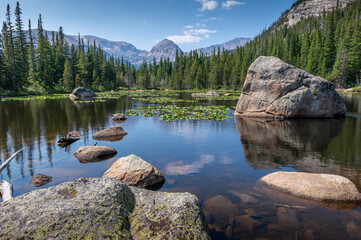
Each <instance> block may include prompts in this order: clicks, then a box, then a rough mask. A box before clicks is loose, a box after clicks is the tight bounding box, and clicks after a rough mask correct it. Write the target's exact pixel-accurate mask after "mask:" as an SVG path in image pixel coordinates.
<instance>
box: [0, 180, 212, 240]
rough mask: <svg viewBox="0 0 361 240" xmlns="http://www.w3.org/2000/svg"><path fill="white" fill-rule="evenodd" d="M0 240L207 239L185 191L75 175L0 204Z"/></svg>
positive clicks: (195, 204)
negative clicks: (159, 188) (163, 190)
mask: <svg viewBox="0 0 361 240" xmlns="http://www.w3.org/2000/svg"><path fill="white" fill-rule="evenodd" d="M0 208H1V211H0V239H149V238H147V237H146V236H151V239H164V236H172V239H210V237H209V234H208V229H207V226H206V224H205V222H204V221H203V214H202V211H201V209H200V207H199V203H198V199H197V198H196V197H195V196H194V195H192V194H189V193H165V192H151V191H148V190H144V189H137V188H133V187H132V188H130V187H128V186H127V185H125V184H124V183H122V182H121V181H120V180H117V179H115V178H80V179H77V180H74V181H69V182H65V183H62V184H60V185H57V186H54V187H50V188H46V189H40V190H35V191H32V192H29V193H26V194H24V195H21V196H18V197H16V198H14V199H12V200H9V201H7V202H3V203H1V204H0Z"/></svg>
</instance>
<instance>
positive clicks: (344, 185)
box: [261, 172, 361, 202]
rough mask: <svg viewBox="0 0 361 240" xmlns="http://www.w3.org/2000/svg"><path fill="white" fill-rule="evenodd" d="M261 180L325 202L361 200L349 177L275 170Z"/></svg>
mask: <svg viewBox="0 0 361 240" xmlns="http://www.w3.org/2000/svg"><path fill="white" fill-rule="evenodd" d="M261 182H262V183H264V184H266V185H268V186H270V187H272V188H274V189H277V190H279V191H282V192H286V193H289V194H292V195H295V196H297V197H301V198H306V199H311V200H315V201H325V202H361V193H359V191H358V190H357V188H356V186H355V185H354V184H353V183H352V182H351V181H350V180H349V179H347V178H345V177H342V176H338V175H331V174H316V173H301V172H275V173H271V174H269V175H267V176H265V177H263V178H261Z"/></svg>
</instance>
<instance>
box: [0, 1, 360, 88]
mask: <svg viewBox="0 0 361 240" xmlns="http://www.w3.org/2000/svg"><path fill="white" fill-rule="evenodd" d="M299 1H302V0H299ZM21 14H22V12H21V8H20V5H19V3H17V5H16V9H15V12H14V15H15V24H14V25H13V23H12V21H11V17H12V14H11V11H10V7H9V5H8V6H7V9H6V21H4V23H3V27H2V31H1V36H0V91H3V92H6V91H7V92H19V91H28V92H34V93H47V92H65V91H71V90H72V89H73V88H75V87H79V86H83V87H87V88H92V89H95V90H106V89H116V88H119V87H128V88H129V87H138V88H169V89H205V88H232V89H233V88H241V87H242V85H243V82H244V80H245V78H246V75H247V70H248V68H249V66H250V65H251V64H252V62H253V61H254V60H255V59H256V58H257V57H259V56H262V55H266V56H275V57H279V58H281V59H282V60H284V61H285V62H287V63H290V64H292V65H295V66H297V67H300V68H302V69H305V70H306V71H308V72H310V73H312V74H315V75H318V76H321V77H324V78H326V79H327V80H329V81H332V82H334V83H335V85H336V86H337V87H345V86H350V85H356V84H359V83H360V77H361V72H360V70H361V0H356V1H354V2H352V3H351V4H349V5H348V6H347V7H346V8H344V9H341V8H340V7H339V4H338V6H337V7H336V8H335V9H334V11H332V12H330V13H326V12H324V13H323V14H321V16H319V17H309V18H306V19H304V20H301V21H300V22H298V23H297V24H295V25H294V26H292V27H288V26H285V25H284V24H283V23H282V18H280V20H281V21H280V20H279V21H277V22H275V23H274V24H272V25H271V26H270V27H269V28H268V29H266V30H264V31H263V32H262V33H261V34H259V35H258V36H256V37H255V38H254V39H253V40H252V41H251V42H250V43H248V44H246V45H245V46H244V47H239V48H237V49H236V50H234V51H225V50H221V49H214V51H213V53H212V54H210V55H206V54H203V53H201V52H198V51H196V50H195V51H191V52H189V53H183V52H179V53H177V54H176V57H175V61H174V62H172V61H170V60H169V58H168V59H160V61H159V62H156V61H155V60H153V61H152V62H150V63H147V62H146V61H143V63H142V64H141V66H140V67H139V68H135V67H134V66H133V65H132V64H131V63H130V62H129V61H124V60H123V59H115V58H114V57H113V56H107V54H106V53H105V52H104V51H103V50H102V49H101V46H100V45H98V46H97V45H96V42H95V41H94V42H93V43H89V42H87V43H84V40H83V39H82V38H81V37H80V36H79V37H78V44H77V45H74V44H72V45H71V46H69V44H68V43H67V41H66V40H65V37H64V33H63V29H62V27H60V28H59V31H58V32H57V33H54V32H52V33H51V34H49V33H47V32H46V31H45V30H44V29H43V22H42V18H41V15H39V20H38V25H37V29H36V33H35V32H33V30H32V27H31V22H30V20H29V24H28V31H27V32H25V31H24V26H23V22H22V19H21ZM34 35H36V37H35V36H34Z"/></svg>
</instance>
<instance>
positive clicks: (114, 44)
mask: <svg viewBox="0 0 361 240" xmlns="http://www.w3.org/2000/svg"><path fill="white" fill-rule="evenodd" d="M44 31H46V33H47V34H48V38H49V39H51V35H52V31H47V30H44ZM54 32H55V33H58V32H57V31H54ZM26 33H27V32H26ZM32 33H33V36H34V37H35V38H37V37H38V30H37V29H33V30H32ZM64 37H65V40H66V41H67V42H68V43H69V45H72V44H74V45H75V46H76V45H78V36H75V35H66V34H64ZM80 38H81V39H83V40H84V43H85V44H87V43H88V42H89V44H93V43H94V41H95V43H96V45H99V44H100V46H101V48H102V49H103V50H104V51H105V53H106V54H107V55H108V56H111V55H113V56H114V57H115V58H122V57H123V58H124V60H125V61H130V62H131V63H132V64H134V65H136V66H139V65H141V64H142V62H143V61H144V60H145V61H147V62H151V61H153V59H155V60H156V61H157V62H159V61H160V59H161V58H163V59H167V58H169V60H170V61H174V60H175V56H176V52H177V51H178V53H180V52H182V49H181V48H180V47H179V46H178V45H177V44H175V43H174V42H173V41H171V40H169V39H164V40H162V41H160V42H159V43H157V44H156V45H155V46H154V47H153V48H152V49H151V51H146V50H140V49H138V48H136V47H135V46H134V45H133V44H130V43H128V42H125V41H110V40H107V39H104V38H100V37H97V36H93V35H84V36H80ZM250 40H251V39H250V38H235V39H233V40H231V41H228V42H226V43H223V44H217V45H213V46H210V47H206V48H200V49H198V50H197V51H198V52H203V53H204V54H211V53H212V52H213V49H216V50H217V48H218V47H219V48H220V49H223V48H224V49H225V50H234V49H236V48H237V47H239V46H244V45H245V44H246V43H247V42H249V41H250Z"/></svg>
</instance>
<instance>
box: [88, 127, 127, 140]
mask: <svg viewBox="0 0 361 240" xmlns="http://www.w3.org/2000/svg"><path fill="white" fill-rule="evenodd" d="M127 134H128V133H127V132H126V131H124V129H123V128H122V127H121V126H112V127H109V128H107V129H104V130H101V131H99V132H96V133H94V134H93V138H94V139H96V140H102V141H120V140H122V139H123V137H124V136H125V135H127Z"/></svg>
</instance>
